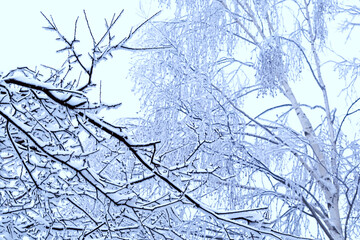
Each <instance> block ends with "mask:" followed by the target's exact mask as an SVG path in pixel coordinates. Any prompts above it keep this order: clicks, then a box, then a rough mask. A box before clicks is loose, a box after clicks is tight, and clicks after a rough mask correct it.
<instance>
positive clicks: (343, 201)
mask: <svg viewBox="0 0 360 240" xmlns="http://www.w3.org/2000/svg"><path fill="white" fill-rule="evenodd" d="M160 3H161V4H162V5H161V6H163V7H166V6H167V7H168V8H170V9H173V8H175V10H174V11H172V12H171V13H172V14H173V15H174V18H173V19H171V20H168V21H163V22H160V21H159V22H154V23H153V24H152V26H151V27H149V29H147V30H146V32H145V33H144V37H143V39H145V40H144V42H143V44H145V45H146V44H148V45H149V46H150V45H152V44H154V43H160V44H162V45H166V46H169V49H167V50H165V51H156V52H151V54H147V53H144V54H143V55H142V56H141V57H140V58H137V59H136V64H135V66H134V69H133V76H134V77H135V80H136V84H135V87H136V88H137V89H138V91H139V92H140V93H141V95H142V106H143V110H144V112H145V115H146V116H147V117H146V118H145V119H146V120H143V121H142V122H141V123H139V125H138V128H137V129H136V132H137V133H138V134H137V135H140V134H142V135H143V137H144V139H147V140H148V141H160V143H159V144H158V145H157V147H156V152H155V154H154V159H156V164H155V166H156V167H157V168H165V169H166V172H167V174H168V176H170V177H171V178H172V179H174V181H178V184H179V185H180V186H181V187H182V189H184V190H183V191H184V192H185V193H188V194H189V195H190V196H191V197H192V198H193V199H195V200H196V201H199V202H202V203H204V204H206V205H207V206H208V208H209V209H212V211H214V212H217V213H218V215H217V218H216V217H215V216H214V215H213V219H216V220H217V221H221V220H223V219H222V218H219V216H223V215H222V214H221V213H222V212H224V213H225V212H226V213H228V214H229V213H230V212H242V211H249V212H252V211H254V212H256V213H259V215H258V218H257V219H256V220H255V219H254V216H255V215H252V214H248V216H251V218H250V219H246V218H240V217H239V218H233V219H232V220H234V221H233V222H231V223H230V222H225V223H224V222H222V224H224V225H223V227H222V229H221V228H220V227H219V226H217V227H219V228H214V227H208V225H207V224H208V220H207V219H206V218H207V217H206V216H204V217H200V219H201V220H200V222H201V223H198V222H197V221H195V223H194V222H193V226H191V228H196V227H198V228H201V227H200V226H199V225H202V226H204V224H205V223H206V226H207V227H206V228H210V229H212V231H211V230H210V229H206V230H204V231H205V232H207V234H210V235H206V236H207V237H209V238H211V237H213V238H216V237H217V236H221V237H220V238H221V239H238V238H239V239H253V238H262V237H264V238H265V239H273V238H275V239H276V238H278V239H287V238H289V239H296V238H309V239H356V238H359V226H358V224H357V223H356V221H357V220H358V219H359V203H358V202H359V196H358V190H359V181H360V178H359V169H358V166H359V156H358V151H359V148H358V146H359V142H358V126H359V125H358V120H357V115H356V114H357V113H358V106H359V105H358V101H359V95H358V93H357V91H356V90H357V87H356V86H358V81H357V76H358V58H356V54H358V52H359V48H356V49H352V50H353V51H352V55H350V56H349V55H347V56H345V55H343V54H345V53H342V52H337V50H338V49H337V48H336V46H335V48H333V47H332V42H333V41H334V40H335V39H334V38H341V37H343V35H347V38H346V37H344V38H343V41H344V42H346V44H350V43H351V40H352V39H354V38H356V37H355V36H353V34H355V32H356V31H357V30H358V29H357V26H358V24H359V23H358V16H359V7H358V6H356V5H350V4H351V3H350V2H346V1H343V2H341V1H339V2H335V1H323V0H309V1H306V0H304V1H291V0H289V1H287V0H285V1H277V0H274V1H272V0H269V1H267V0H264V1H248V0H217V1H215V0H214V1H202V0H187V1H175V2H172V1H165V0H164V1H160ZM346 4H348V5H346ZM340 23H341V25H340ZM339 26H341V28H342V29H339V28H338V27H339ZM334 29H335V30H334ZM340 30H342V32H340ZM329 36H331V37H332V38H331V37H329ZM329 89H330V90H329ZM334 89H335V90H336V91H334ZM335 106H336V107H337V108H335ZM135 135H136V134H135ZM199 214H200V213H199ZM194 216H195V213H194ZM199 216H202V215H201V214H200V215H199ZM224 216H227V217H229V218H230V219H231V216H230V215H226V214H225V215H224ZM235 222H237V223H242V224H246V225H248V226H256V227H255V228H257V229H266V230H265V231H258V232H256V231H254V229H246V228H243V229H241V228H239V226H236V225H232V224H235ZM235 229H236V230H235ZM238 229H241V230H240V232H238V233H237V234H235V233H236V231H237V230H238ZM270 232H271V233H276V234H273V235H271V234H269V233H270ZM221 234H223V235H221ZM210 236H211V237H210ZM260 236H261V237H260Z"/></svg>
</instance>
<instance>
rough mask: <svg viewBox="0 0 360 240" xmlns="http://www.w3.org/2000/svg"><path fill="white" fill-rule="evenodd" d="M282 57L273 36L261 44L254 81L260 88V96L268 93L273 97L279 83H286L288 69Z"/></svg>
mask: <svg viewBox="0 0 360 240" xmlns="http://www.w3.org/2000/svg"><path fill="white" fill-rule="evenodd" d="M283 56H284V52H283V50H282V48H281V45H280V38H279V37H276V36H273V37H270V38H268V39H267V40H265V41H264V42H263V44H262V46H261V49H260V54H259V57H258V61H257V64H256V79H257V82H258V83H259V84H260V85H261V86H262V89H261V90H260V93H261V94H262V95H266V94H267V93H268V92H270V94H271V95H272V96H274V94H275V92H276V90H278V89H279V88H280V86H281V82H282V81H286V78H287V72H288V71H287V70H288V69H287V67H286V66H285V64H284V61H283Z"/></svg>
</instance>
